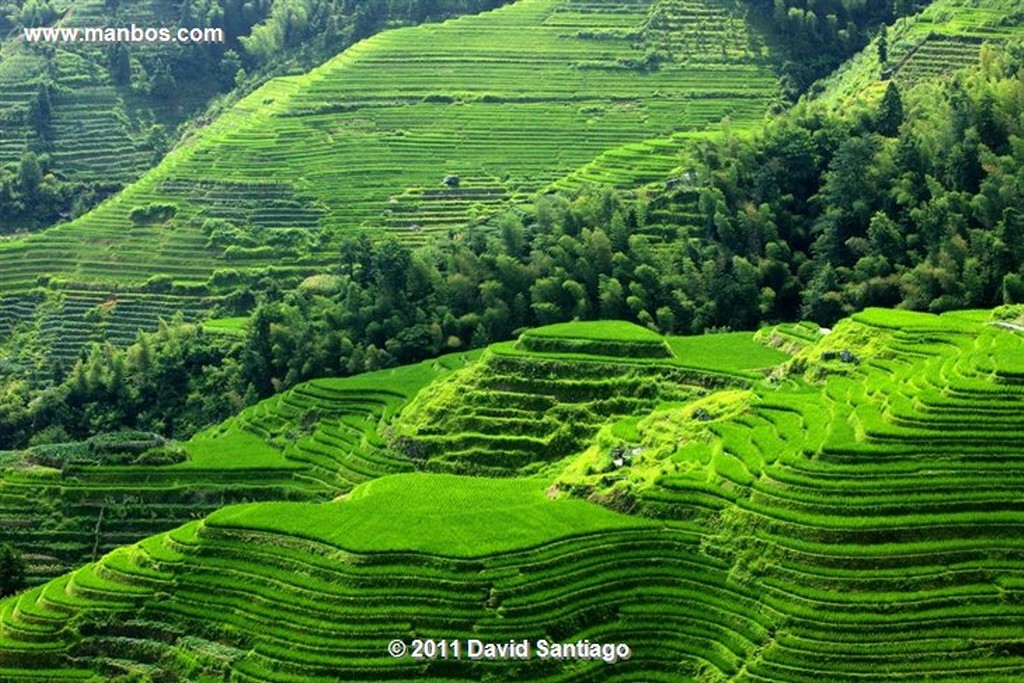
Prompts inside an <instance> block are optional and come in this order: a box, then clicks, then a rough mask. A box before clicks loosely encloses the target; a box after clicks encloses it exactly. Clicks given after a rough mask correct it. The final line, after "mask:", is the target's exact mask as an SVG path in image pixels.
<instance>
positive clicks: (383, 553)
mask: <svg viewBox="0 0 1024 683" xmlns="http://www.w3.org/2000/svg"><path fill="white" fill-rule="evenodd" d="M596 329H598V328H596V327H595V326H590V327H589V328H588V327H581V328H580V330H579V332H580V333H579V334H578V335H573V334H571V328H570V327H565V328H559V329H558V330H557V334H554V335H552V334H547V335H545V334H542V335H541V336H542V337H547V338H555V339H561V340H568V343H569V344H570V345H572V346H577V347H578V346H580V345H584V346H585V345H592V344H594V343H596V342H600V343H605V344H611V345H613V346H614V345H615V344H622V343H623V342H624V341H626V342H628V341H629V339H625V340H624V338H623V335H622V334H618V333H615V334H612V336H609V337H605V338H600V337H596V336H595V330H596ZM607 329H611V328H607ZM613 332H614V330H613ZM760 336H761V337H763V338H764V339H766V340H772V339H774V340H776V341H777V343H785V344H787V345H790V346H791V348H793V349H794V350H795V349H796V348H797V347H799V348H800V350H798V351H797V353H796V356H795V357H794V358H793V359H792V360H791V361H790V362H789V363H788V365H787V367H786V368H785V369H784V370H777V371H775V372H774V373H772V375H771V376H770V377H769V378H767V379H766V380H765V381H762V382H757V383H754V384H752V385H750V386H749V388H747V389H744V390H742V391H737V390H736V389H732V388H730V389H724V390H722V391H718V392H714V393H711V394H708V395H704V396H703V397H701V398H698V399H697V400H695V401H685V402H681V403H665V404H662V405H660V406H656V407H654V408H653V409H647V408H644V409H643V410H641V411H638V412H636V413H634V414H631V415H630V416H629V417H627V418H626V419H620V418H615V417H609V419H608V421H607V422H606V423H605V425H604V427H603V428H602V429H601V431H600V432H599V433H598V434H597V435H596V436H594V437H592V439H591V446H590V447H589V448H587V449H586V450H584V451H582V452H579V453H573V452H571V451H567V452H566V453H565V456H566V457H565V458H564V459H562V460H560V461H557V462H555V463H553V464H552V465H551V466H550V467H549V468H548V469H546V470H545V472H546V474H545V475H544V476H542V477H536V478H531V479H497V480H494V479H492V480H481V479H474V478H463V477H453V476H451V475H437V474H423V473H418V474H401V475H395V476H391V477H385V478H383V479H379V480H376V481H374V482H371V483H369V484H365V485H363V486H362V487H359V488H356V489H354V490H353V491H352V493H351V495H350V496H349V497H348V498H347V499H345V500H342V501H336V502H332V503H327V504H321V505H319V506H318V505H316V504H310V503H298V504H296V503H268V504H252V505H247V506H242V507H231V508H228V509H226V510H223V511H220V512H217V513H214V514H213V515H211V516H210V517H208V518H207V519H206V520H203V521H200V522H193V523H190V524H188V525H186V526H184V527H181V528H180V529H178V530H175V531H172V532H170V533H168V534H163V535H158V536H154V537H152V538H150V539H148V540H146V541H144V542H142V543H140V544H138V545H136V546H132V547H129V548H123V549H120V550H117V551H115V552H113V553H111V554H109V555H107V556H106V557H104V558H102V559H101V560H99V561H98V562H96V563H94V564H89V565H87V566H85V567H83V568H82V569H80V570H78V571H77V572H75V573H73V574H70V575H67V576H65V577H62V578H60V579H58V580H56V581H54V582H51V583H49V584H46V585H45V586H41V587H38V588H36V589H33V590H31V591H28V592H26V593H23V594H22V595H20V596H17V597H14V598H11V599H8V600H6V601H4V602H3V603H0V670H2V673H3V675H4V676H6V677H8V678H10V679H12V680H51V681H52V680H61V679H64V678H71V679H74V678H79V679H81V678H88V677H89V676H90V675H95V672H104V675H108V676H109V675H112V674H114V673H125V672H134V673H135V674H145V675H150V676H153V677H160V676H183V677H185V678H187V679H192V680H205V679H209V678H211V677H212V678H216V679H220V678H223V677H225V676H230V677H231V678H232V679H237V680H246V681H248V680H263V681H295V680H300V679H301V680H306V681H315V680H332V679H336V678H338V677H341V678H346V679H350V678H372V679H374V680H399V679H417V678H418V679H423V678H437V679H444V680H476V679H479V678H481V677H484V676H488V675H492V676H496V677H502V678H508V677H515V678H517V679H520V680H594V679H601V680H637V679H641V680H674V681H678V680H701V681H707V680H712V681H713V680H737V681H787V682H789V681H817V680H823V679H826V680H829V681H850V682H853V681H891V680H894V679H914V680H919V679H921V678H928V679H931V680H936V681H957V680H966V679H971V680H1000V681H1001V680H1014V679H1016V678H1019V677H1020V676H1021V675H1022V674H1024V656H1022V654H1021V650H1020V633H1021V629H1022V627H1024V611H1022V610H1021V609H1020V605H1021V599H1022V595H1024V581H1022V578H1024V576H1022V572H1024V570H1022V567H1024V555H1022V548H1021V544H1020V543H1019V536H1020V529H1021V527H1022V525H1024V515H1022V512H1021V509H1020V504H1019V495H1018V490H1019V486H1020V481H1021V478H1022V476H1024V469H1022V464H1021V461H1020V458H1019V455H1018V452H1019V441H1020V436H1021V433H1022V432H1024V420H1022V417H1021V411H1020V401H1021V386H1022V381H1024V380H1022V378H1024V366H1022V365H1021V362H1020V359H1021V357H1022V355H1021V353H1022V350H1024V337H1022V336H1021V334H1020V332H1019V331H1016V330H1015V329H1014V326H1013V325H1005V324H993V322H992V320H991V317H990V313H989V312H987V311H974V312H960V313H955V314H946V315H942V316H936V315H926V314H919V313H909V312H905V311H889V310H882V309H871V310H869V311H866V312H864V313H862V314H858V315H857V316H854V317H853V318H850V319H847V320H844V321H842V322H841V323H840V324H838V325H837V326H835V328H834V329H833V331H832V332H831V333H830V334H824V335H823V334H820V333H817V332H816V331H815V330H812V329H811V328H810V327H809V326H784V327H782V328H780V329H778V330H774V331H772V330H768V331H766V332H764V333H762V334H761V335H760ZM560 343H565V342H560ZM641 343H647V342H641ZM722 344H724V342H718V341H715V339H714V336H710V337H706V338H698V339H694V340H692V342H689V343H688V344H687V345H685V346H686V348H688V350H689V352H690V354H691V355H694V356H696V355H699V352H700V349H702V348H703V349H704V350H705V351H706V350H708V349H711V348H715V347H716V346H718V347H721V346H722ZM679 348H682V347H679ZM534 381H535V383H536V389H542V388H543V387H545V386H546V379H545V375H544V374H543V373H541V374H538V375H536V376H535V377H534ZM527 383H528V381H527V379H526V378H524V386H523V387H522V388H521V390H522V389H525V388H526V386H525V385H526V384H527ZM535 393H536V392H535ZM626 393H628V392H626ZM451 398H452V399H456V398H457V396H455V395H454V394H452V395H451ZM643 411H647V412H646V413H644V412H643ZM567 493H572V494H574V495H576V496H588V497H590V498H592V499H594V500H606V501H609V502H617V503H619V504H620V507H622V505H621V503H623V502H625V501H632V503H633V508H634V509H635V510H636V511H637V512H640V513H642V514H641V515H639V516H629V515H621V514H616V513H612V512H609V511H607V510H602V509H601V508H599V507H596V506H594V505H593V504H590V503H585V502H583V501H579V500H572V499H571V498H570V499H567V498H566V494H567ZM652 518H654V519H652ZM396 638H398V639H402V640H404V641H405V642H406V643H410V642H411V641H412V640H413V639H414V638H436V639H441V638H443V639H446V640H451V639H460V640H461V641H462V642H466V641H468V639H470V638H476V639H480V640H483V641H491V642H507V641H508V640H510V639H512V640H517V641H518V640H519V639H522V638H527V639H529V640H531V641H534V642H535V641H537V640H539V639H546V640H549V641H556V642H575V641H577V640H579V639H588V640H589V641H591V642H600V643H618V642H621V643H626V644H627V645H628V646H629V647H630V648H631V650H632V653H631V657H630V658H629V659H628V660H619V661H615V662H612V663H606V662H603V661H600V660H593V659H591V660H588V661H583V662H576V661H558V660H551V659H542V658H540V657H538V656H531V657H530V658H529V659H527V660H525V661H518V660H516V661H513V662H507V661H506V662H501V661H482V660H471V659H468V658H462V659H454V658H449V659H444V658H443V657H439V658H437V659H427V660H416V659H412V658H410V657H407V656H406V657H401V658H393V657H391V656H390V655H388V654H387V650H386V648H387V646H388V643H389V642H390V641H391V640H393V639H396ZM536 653H537V650H536V649H534V655H536ZM613 659H614V658H613Z"/></svg>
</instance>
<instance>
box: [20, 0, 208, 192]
mask: <svg viewBox="0 0 1024 683" xmlns="http://www.w3.org/2000/svg"><path fill="white" fill-rule="evenodd" d="M53 5H54V8H53V9H54V11H55V12H56V13H57V15H58V18H57V19H56V20H55V21H54V25H55V26H61V27H85V26H107V25H111V19H112V16H113V14H114V13H115V12H114V11H113V10H112V7H113V6H114V4H113V3H104V2H103V1H102V0H76V2H74V3H73V7H72V3H53ZM117 5H118V6H119V7H118V11H119V12H120V13H121V14H122V16H131V17H132V18H133V20H134V21H135V22H137V23H138V24H139V25H146V26H167V25H174V24H175V23H176V21H177V20H178V18H179V17H178V14H177V12H175V11H174V9H173V8H172V7H171V6H169V5H166V4H163V3H159V2H154V1H153V0H121V2H119V3H117ZM0 38H7V36H0ZM134 49H135V50H137V51H139V54H149V55H152V54H154V53H156V52H157V51H159V50H160V49H161V48H160V47H159V46H157V47H153V46H142V45H140V46H136V47H135V48H134ZM108 63H109V57H108V53H107V50H106V46H102V45H93V44H88V43H63V44H52V43H51V44H49V45H47V46H45V47H44V46H41V45H33V44H27V43H26V42H25V41H23V40H22V39H21V32H20V31H18V32H17V33H16V34H15V35H12V36H11V37H10V38H8V39H7V40H3V41H2V42H0V123H2V125H0V164H5V163H16V162H18V160H19V159H20V157H21V154H22V152H23V151H24V149H25V144H26V141H30V142H45V145H46V147H47V150H48V152H49V154H50V156H51V162H52V165H53V167H54V168H55V170H56V171H57V172H58V173H59V174H60V175H61V176H62V177H68V178H73V179H75V180H80V181H102V182H105V183H110V182H117V183H127V182H130V181H133V180H135V179H136V178H138V177H139V176H140V175H142V173H143V172H145V171H146V170H147V169H149V168H150V166H152V164H153V163H154V161H155V159H156V158H157V157H158V155H159V153H158V152H157V151H156V150H155V149H154V144H153V139H152V137H151V135H150V134H151V130H152V126H153V125H154V124H160V125H164V126H167V127H169V128H171V129H172V130H173V127H174V126H176V125H177V124H178V123H180V122H181V121H182V120H183V118H184V113H186V112H188V111H190V110H192V109H195V108H196V107H198V106H199V105H200V104H202V101H203V99H204V98H205V97H208V96H210V95H211V94H213V92H215V88H214V86H213V84H212V83H207V82H206V81H207V80H208V79H196V82H195V83H194V84H192V87H193V89H191V90H188V91H187V93H182V92H179V93H175V95H174V97H173V98H171V99H170V100H169V101H165V102H157V100H156V99H155V98H154V99H151V98H148V97H146V96H144V95H140V94H139V93H137V92H135V91H133V90H132V89H130V88H129V87H127V86H119V85H118V84H117V83H115V82H114V80H113V79H112V77H111V74H110V73H109V72H108V71H109V70H108ZM46 78H49V79H51V80H52V83H53V85H52V86H51V88H50V90H51V92H52V94H49V95H48V101H49V107H48V115H47V120H46V121H45V125H44V126H42V127H43V128H45V130H42V131H40V130H37V129H36V128H37V127H38V126H34V125H33V121H32V114H31V112H32V111H33V108H34V107H36V106H37V105H36V98H37V97H38V95H39V91H40V83H41V82H42V81H43V80H45V79H46ZM196 85H205V87H199V88H196V87H195V86H196ZM41 138H45V140H41Z"/></svg>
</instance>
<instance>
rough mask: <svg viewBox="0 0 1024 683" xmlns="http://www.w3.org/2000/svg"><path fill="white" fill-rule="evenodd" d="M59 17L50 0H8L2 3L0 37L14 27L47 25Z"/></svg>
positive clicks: (0, 5) (0, 4)
mask: <svg viewBox="0 0 1024 683" xmlns="http://www.w3.org/2000/svg"><path fill="white" fill-rule="evenodd" d="M56 18H57V10H56V9H54V7H53V3H52V2H50V1H49V0H7V2H2V3H0V38H2V37H4V36H6V35H7V34H8V33H10V32H11V31H13V30H14V29H18V28H22V27H32V26H46V25H47V24H50V23H52V22H53V21H54V20H55V19H56Z"/></svg>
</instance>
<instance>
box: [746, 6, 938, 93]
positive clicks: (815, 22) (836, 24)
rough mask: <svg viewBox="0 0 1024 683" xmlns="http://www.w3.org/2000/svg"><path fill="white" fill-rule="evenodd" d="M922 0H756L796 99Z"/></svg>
mask: <svg viewBox="0 0 1024 683" xmlns="http://www.w3.org/2000/svg"><path fill="white" fill-rule="evenodd" d="M926 4H927V2H922V1H921V0H895V2H893V1H892V0H856V1H851V0H754V3H753V5H754V7H755V9H756V10H758V12H759V14H760V15H761V16H762V17H763V18H764V19H765V21H766V23H767V25H768V26H769V27H770V28H771V30H772V33H773V34H774V36H775V38H776V41H775V42H776V45H773V48H774V49H775V50H776V51H777V52H778V53H780V54H782V55H784V56H785V59H784V62H783V64H782V67H781V71H782V80H783V89H784V91H785V93H786V94H787V95H789V96H790V97H792V98H794V99H795V98H796V97H797V96H799V95H800V94H801V93H803V92H804V91H805V90H806V89H807V87H808V86H810V85H811V83H813V82H814V81H815V80H817V79H819V78H821V77H823V76H826V75H827V74H829V73H831V72H832V71H833V70H834V69H835V68H836V67H838V66H839V65H840V64H842V63H843V61H845V60H846V59H848V58H849V57H850V56H851V55H853V54H854V53H855V52H857V51H858V50H860V49H862V48H863V47H864V46H865V45H866V44H867V43H868V41H869V40H870V39H871V38H872V36H874V35H875V34H876V32H877V31H878V30H879V29H880V28H882V27H884V26H885V24H887V23H891V22H892V20H893V19H894V18H896V17H901V16H907V15H909V14H913V13H915V12H917V11H918V10H919V9H920V8H921V7H922V6H924V5H926Z"/></svg>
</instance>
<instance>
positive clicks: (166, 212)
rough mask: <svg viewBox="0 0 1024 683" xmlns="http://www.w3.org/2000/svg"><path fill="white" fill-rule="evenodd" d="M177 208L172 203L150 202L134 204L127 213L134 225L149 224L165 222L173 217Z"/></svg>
mask: <svg viewBox="0 0 1024 683" xmlns="http://www.w3.org/2000/svg"><path fill="white" fill-rule="evenodd" d="M177 212H178V208H177V207H176V206H174V205H173V204H156V203H154V204H150V205H149V206H136V207H135V208H133V209H132V210H131V212H130V213H129V214H128V218H130V219H131V221H132V223H135V224H136V225H151V224H153V223H166V222H167V221H169V220H171V219H172V218H174V215H175V214H176V213H177Z"/></svg>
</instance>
